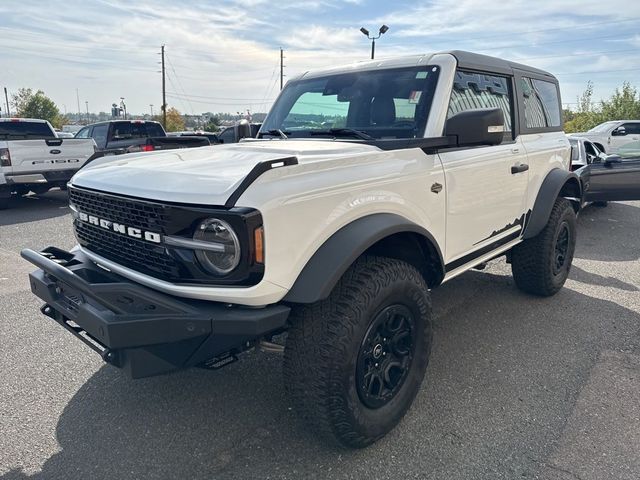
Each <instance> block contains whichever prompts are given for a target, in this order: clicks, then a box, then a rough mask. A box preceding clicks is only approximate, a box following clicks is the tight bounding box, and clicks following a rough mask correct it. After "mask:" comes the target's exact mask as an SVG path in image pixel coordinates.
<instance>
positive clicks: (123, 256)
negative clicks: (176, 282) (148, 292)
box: [75, 221, 180, 279]
mask: <svg viewBox="0 0 640 480" xmlns="http://www.w3.org/2000/svg"><path fill="white" fill-rule="evenodd" d="M75 228H76V237H77V238H78V242H80V245H82V246H83V247H86V248H88V249H89V250H91V251H92V252H94V253H97V254H98V255H100V256H102V257H104V258H106V259H109V260H112V261H114V262H116V263H118V264H119V265H122V266H124V267H128V268H131V269H133V270H138V271H141V272H146V273H150V274H151V275H153V276H155V277H158V278H164V279H173V278H179V276H180V275H179V269H178V264H177V263H176V261H175V260H174V259H173V258H172V257H170V256H169V255H167V253H166V251H165V249H164V247H161V246H157V245H154V244H152V243H149V242H146V241H144V240H136V239H135V238H130V237H125V236H124V235H121V234H119V233H115V232H110V231H108V230H104V229H101V228H100V227H96V226H94V225H89V224H86V223H83V222H79V221H77V222H76V224H75Z"/></svg>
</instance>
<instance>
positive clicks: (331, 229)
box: [22, 51, 582, 447]
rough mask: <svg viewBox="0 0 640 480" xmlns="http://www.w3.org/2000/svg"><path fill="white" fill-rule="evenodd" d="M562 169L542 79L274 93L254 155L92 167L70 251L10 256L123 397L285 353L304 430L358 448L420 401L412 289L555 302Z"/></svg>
mask: <svg viewBox="0 0 640 480" xmlns="http://www.w3.org/2000/svg"><path fill="white" fill-rule="evenodd" d="M569 164H570V146H569V141H568V140H567V138H566V136H565V135H564V133H563V132H562V116H561V108H560V95H559V90H558V82H557V80H556V79H555V78H554V77H553V76H552V75H550V74H549V73H546V72H543V71H540V70H537V69H534V68H530V67H527V66H524V65H519V64H515V63H511V62H507V61H504V60H500V59H497V58H491V57H486V56H482V55H476V54H472V53H467V52H460V51H453V52H444V53H436V54H430V55H420V56H412V57H405V58H398V59H393V60H383V61H372V62H367V63H359V64H356V65H350V66H348V67H342V68H332V69H328V70H323V71H318V72H308V73H305V74H303V75H301V76H299V77H298V78H296V79H294V80H292V81H290V82H289V83H288V84H287V86H286V88H285V89H284V90H283V91H282V93H281V94H280V96H279V98H278V99H277V101H276V102H275V104H274V106H273V108H272V110H271V112H270V113H269V115H268V117H267V118H266V120H265V122H264V125H263V126H262V128H261V130H260V132H259V134H258V138H257V139H246V140H244V141H242V142H241V143H239V144H231V145H226V144H225V145H219V146H215V147H203V148H197V149H191V150H175V151H167V152H160V153H157V152H156V153H153V152H150V153H140V154H133V155H125V156H122V157H121V158H118V159H115V160H114V159H113V158H111V159H110V160H109V161H108V162H107V161H106V160H104V159H97V160H96V161H94V162H93V163H92V164H91V165H89V166H88V167H87V168H85V169H83V170H82V171H80V172H79V173H78V174H76V175H75V176H74V177H73V179H72V180H71V182H70V184H69V198H70V207H71V209H72V212H73V217H74V229H75V234H76V237H77V240H78V244H79V245H78V246H77V247H76V248H74V249H73V250H71V251H64V250H60V249H57V248H54V247H49V248H46V249H45V250H43V251H42V252H35V251H32V250H24V251H23V252H22V255H23V257H24V258H26V259H27V260H29V261H30V262H32V263H34V264H35V265H36V266H38V267H39V269H38V270H36V271H35V272H34V273H32V274H31V276H30V281H31V288H32V290H33V292H34V293H35V294H36V295H37V296H38V297H40V298H41V299H43V300H44V301H45V302H46V303H45V305H44V306H43V307H42V312H43V313H44V314H45V315H47V316H49V317H51V318H52V319H53V320H55V321H56V322H58V323H59V324H60V325H62V326H63V327H65V328H66V329H67V330H69V331H70V332H71V333H73V334H74V335H76V336H77V337H78V338H79V339H81V340H82V341H84V342H85V343H86V344H87V345H89V346H90V347H91V348H93V349H94V350H96V351H97V352H99V353H100V354H101V355H102V357H103V358H104V360H105V361H106V362H108V363H110V364H112V365H114V366H116V367H120V368H122V369H124V370H126V371H127V372H128V373H129V374H130V375H131V376H133V377H135V378H139V377H145V376H150V375H156V374H160V373H165V372H169V371H173V370H177V369H181V368H185V367H191V366H204V367H208V368H220V367H222V366H224V365H226V364H228V363H231V362H232V361H234V360H235V359H236V356H237V355H238V354H239V353H241V352H243V351H246V350H248V349H251V348H254V347H257V346H261V347H263V348H265V349H268V350H272V351H281V352H282V351H283V352H284V378H285V381H286V388H287V390H288V391H289V393H290V394H291V397H292V400H293V401H294V403H295V404H296V405H297V406H298V408H299V409H300V410H301V411H302V412H303V414H304V415H305V416H307V417H308V419H309V420H310V422H311V423H312V425H314V426H315V428H316V429H317V431H319V432H321V433H323V434H325V435H326V436H328V437H330V438H333V439H336V440H337V441H338V442H339V443H342V444H344V445H348V446H352V447H363V446H366V445H368V444H370V443H372V442H374V441H376V440H377V439H379V438H381V437H382V436H383V435H385V434H386V433H387V432H389V431H390V430H391V429H392V428H393V427H394V426H395V425H396V424H397V423H398V422H399V421H400V420H401V418H402V417H403V415H404V414H405V412H406V411H407V410H408V408H409V407H410V405H411V403H412V401H413V399H414V397H415V396H416V393H417V392H418V390H419V388H420V385H421V383H422V380H423V377H424V375H425V370H426V368H427V362H428V360H429V352H430V350H431V343H432V313H431V301H430V295H429V291H430V289H433V288H436V287H437V286H438V285H440V284H442V283H443V282H446V281H448V280H450V279H452V278H454V277H455V276H457V275H459V274H461V273H463V272H465V271H466V270H469V269H471V268H473V267H478V266H481V265H482V264H484V263H485V262H487V261H489V260H491V259H494V258H497V257H500V256H504V255H506V257H507V261H508V262H510V263H511V266H512V270H513V275H514V278H515V283H516V285H517V286H518V287H519V288H521V289H522V290H524V291H526V292H529V293H532V294H535V295H542V296H548V295H553V294H554V293H556V292H557V291H558V290H559V289H560V288H561V287H562V285H563V284H564V282H565V280H566V278H567V275H568V272H569V268H570V266H571V261H572V258H573V252H574V246H575V242H576V212H577V210H578V209H579V206H580V204H581V197H582V188H581V183H580V181H579V179H578V178H577V176H576V174H575V173H572V172H571V171H570V168H569V167H570V165H569ZM284 332H286V334H287V335H286V343H285V345H284V346H281V345H280V344H278V343H277V342H276V341H275V340H274V338H273V337H274V336H276V335H280V334H282V333H284ZM283 337H284V336H283ZM276 340H277V339H276Z"/></svg>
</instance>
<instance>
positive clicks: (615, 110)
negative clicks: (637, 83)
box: [600, 82, 640, 121]
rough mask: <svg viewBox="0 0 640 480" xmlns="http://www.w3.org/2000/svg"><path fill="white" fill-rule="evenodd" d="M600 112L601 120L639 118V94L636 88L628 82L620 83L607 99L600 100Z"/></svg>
mask: <svg viewBox="0 0 640 480" xmlns="http://www.w3.org/2000/svg"><path fill="white" fill-rule="evenodd" d="M600 112H601V115H602V118H603V119H604V120H603V121H608V120H640V95H638V89H637V88H635V87H632V86H631V84H630V83H629V82H624V83H623V84H622V89H619V88H616V91H615V93H614V94H613V95H611V97H610V98H609V100H604V101H602V104H601V107H600Z"/></svg>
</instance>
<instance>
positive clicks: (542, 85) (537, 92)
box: [522, 77, 561, 128]
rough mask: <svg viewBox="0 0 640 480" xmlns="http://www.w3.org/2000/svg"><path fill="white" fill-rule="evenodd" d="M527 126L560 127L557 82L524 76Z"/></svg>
mask: <svg viewBox="0 0 640 480" xmlns="http://www.w3.org/2000/svg"><path fill="white" fill-rule="evenodd" d="M522 95H523V97H524V119H525V124H526V127H527V128H548V127H560V123H561V122H560V100H559V97H558V88H557V87H556V84H555V83H552V82H546V81H544V80H538V79H535V78H527V77H522Z"/></svg>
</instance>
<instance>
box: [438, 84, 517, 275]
mask: <svg viewBox="0 0 640 480" xmlns="http://www.w3.org/2000/svg"><path fill="white" fill-rule="evenodd" d="M512 92H513V82H512V79H511V78H510V77H503V76H498V75H493V74H484V73H476V72H466V71H458V72H456V76H455V80H454V86H453V90H452V93H451V100H450V102H449V110H448V117H450V116H452V115H454V114H456V113H458V112H461V111H464V110H471V109H476V108H501V109H502V111H503V113H504V118H505V125H504V128H505V136H504V140H503V143H502V144H501V145H496V146H479V147H472V148H465V149H456V150H454V151H449V152H447V151H442V152H440V154H439V155H440V159H441V161H442V165H443V167H444V170H445V181H446V185H445V191H446V194H447V225H446V232H447V233H446V249H445V257H446V263H447V271H452V270H455V269H456V268H459V267H461V266H462V265H464V264H466V263H469V262H471V261H473V260H474V259H476V258H478V257H479V256H482V255H483V254H485V253H488V252H490V251H492V250H495V249H496V248H498V247H499V246H501V245H503V244H506V243H508V242H510V241H512V240H515V239H516V238H518V236H519V235H520V234H521V230H522V225H523V222H524V213H525V208H526V199H527V186H528V177H529V171H528V168H529V167H528V164H527V156H526V152H525V149H524V147H523V146H522V144H521V142H520V141H519V140H514V134H513V129H512V125H513V93H512Z"/></svg>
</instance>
